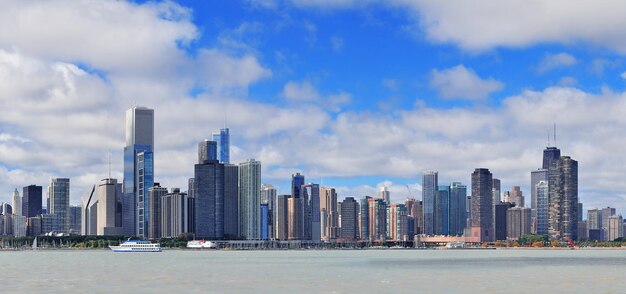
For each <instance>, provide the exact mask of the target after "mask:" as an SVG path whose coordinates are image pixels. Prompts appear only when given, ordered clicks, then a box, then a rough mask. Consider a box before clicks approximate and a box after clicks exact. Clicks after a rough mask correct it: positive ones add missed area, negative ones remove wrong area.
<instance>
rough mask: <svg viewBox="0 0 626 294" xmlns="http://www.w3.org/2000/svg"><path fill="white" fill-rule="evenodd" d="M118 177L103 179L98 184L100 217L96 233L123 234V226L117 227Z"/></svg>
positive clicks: (100, 234)
mask: <svg viewBox="0 0 626 294" xmlns="http://www.w3.org/2000/svg"><path fill="white" fill-rule="evenodd" d="M117 187H118V185H117V179H110V178H108V179H102V180H101V181H100V183H99V184H98V188H97V193H98V206H97V207H98V208H97V209H98V214H97V216H98V218H97V220H98V221H97V227H96V234H97V235H99V236H103V235H118V236H119V235H123V231H122V228H120V227H117V224H116V216H117V199H118V198H119V196H118V195H117V193H118V192H119V191H118V189H117Z"/></svg>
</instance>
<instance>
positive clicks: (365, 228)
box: [359, 196, 372, 240]
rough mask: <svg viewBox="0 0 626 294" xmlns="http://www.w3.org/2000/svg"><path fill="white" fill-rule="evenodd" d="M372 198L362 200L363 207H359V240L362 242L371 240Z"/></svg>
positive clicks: (366, 197) (367, 197)
mask: <svg viewBox="0 0 626 294" xmlns="http://www.w3.org/2000/svg"><path fill="white" fill-rule="evenodd" d="M370 199H372V197H369V196H365V197H364V198H363V199H361V205H359V210H360V211H359V238H360V239H361V240H369V239H370V228H369V222H370V218H369V200H370Z"/></svg>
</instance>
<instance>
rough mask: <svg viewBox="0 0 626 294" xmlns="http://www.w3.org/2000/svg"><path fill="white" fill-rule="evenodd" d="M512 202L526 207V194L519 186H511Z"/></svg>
mask: <svg viewBox="0 0 626 294" xmlns="http://www.w3.org/2000/svg"><path fill="white" fill-rule="evenodd" d="M510 197H511V202H513V203H515V206H519V207H524V194H523V193H522V190H521V189H520V187H519V186H513V188H511V196H510Z"/></svg>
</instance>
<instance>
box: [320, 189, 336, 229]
mask: <svg viewBox="0 0 626 294" xmlns="http://www.w3.org/2000/svg"><path fill="white" fill-rule="evenodd" d="M320 220H321V233H322V240H333V239H335V238H337V233H338V231H339V211H338V207H337V192H336V191H335V188H329V187H321V188H320Z"/></svg>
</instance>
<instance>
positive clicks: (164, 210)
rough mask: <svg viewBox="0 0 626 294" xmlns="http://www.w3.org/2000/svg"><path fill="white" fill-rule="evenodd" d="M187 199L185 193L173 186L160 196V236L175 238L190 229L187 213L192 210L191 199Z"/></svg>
mask: <svg viewBox="0 0 626 294" xmlns="http://www.w3.org/2000/svg"><path fill="white" fill-rule="evenodd" d="M158 193H162V191H160V190H159V191H158ZM189 199H190V198H189V197H188V196H187V193H182V192H180V189H179V188H173V189H171V191H170V192H169V193H167V194H165V195H163V196H162V197H161V209H160V210H161V211H160V214H161V217H160V220H161V225H160V228H161V232H160V235H161V238H177V237H178V236H179V235H180V234H183V233H188V232H189V231H190V230H189V227H190V226H189V220H190V217H189V214H190V212H191V211H193V201H189Z"/></svg>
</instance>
